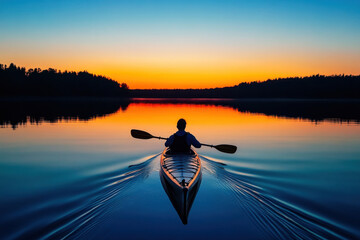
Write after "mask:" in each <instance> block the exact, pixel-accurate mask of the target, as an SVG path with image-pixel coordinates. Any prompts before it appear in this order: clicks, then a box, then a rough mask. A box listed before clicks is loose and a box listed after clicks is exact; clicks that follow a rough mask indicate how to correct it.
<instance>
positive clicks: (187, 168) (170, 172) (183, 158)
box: [160, 148, 201, 224]
mask: <svg viewBox="0 0 360 240" xmlns="http://www.w3.org/2000/svg"><path fill="white" fill-rule="evenodd" d="M160 169H161V170H160V179H161V183H162V185H163V187H164V190H165V192H166V193H167V195H168V197H169V199H170V201H171V203H172V205H173V206H174V208H175V210H176V211H177V213H178V214H179V217H180V219H181V221H182V222H183V224H187V219H188V215H189V212H190V209H191V206H192V203H193V202H194V199H195V196H196V194H197V191H198V189H199V187H200V183H201V161H200V158H199V156H198V154H197V153H196V152H195V151H194V150H192V149H191V153H190V154H171V153H170V150H169V148H166V149H165V150H164V151H163V153H162V154H161V159H160Z"/></svg>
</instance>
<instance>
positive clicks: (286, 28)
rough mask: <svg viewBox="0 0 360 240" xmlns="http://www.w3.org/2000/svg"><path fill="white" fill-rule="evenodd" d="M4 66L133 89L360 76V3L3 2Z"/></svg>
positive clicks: (0, 49) (0, 51)
mask: <svg viewBox="0 0 360 240" xmlns="http://www.w3.org/2000/svg"><path fill="white" fill-rule="evenodd" d="M0 22H1V31H0V63H2V64H10V63H11V62H13V63H15V64H16V65H18V66H22V67H26V68H27V69H28V68H34V67H40V68H42V69H47V68H55V69H58V70H70V71H81V70H87V71H89V72H91V73H94V74H99V75H104V76H107V77H110V78H112V79H114V80H116V81H118V82H126V83H127V84H128V85H129V86H130V88H132V89H135V88H140V89H145V88H211V87H224V86H233V85H236V84H239V83H241V82H249V81H264V80H267V79H272V78H278V77H291V76H308V75H313V74H324V75H332V74H353V75H358V74H360V27H359V26H360V1H359V0H311V1H310V0H304V1H297V0H286V1H269V0H254V1H232V0H228V1H212V0H208V1H197V0H192V1H188V0H182V1H176V0H174V1H156V0H152V1H150V0H131V1H130V0H129V1H119V0H117V1H115V0H103V1H98V0H86V1H80V0H62V1H53V0H42V1H38V0H32V1H30V0H0Z"/></svg>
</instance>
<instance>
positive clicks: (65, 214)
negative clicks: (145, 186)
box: [0, 154, 159, 239]
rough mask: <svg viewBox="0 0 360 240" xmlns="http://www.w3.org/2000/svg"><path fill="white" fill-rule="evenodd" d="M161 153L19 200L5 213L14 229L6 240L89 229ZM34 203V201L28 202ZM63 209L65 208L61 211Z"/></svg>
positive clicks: (5, 219)
mask: <svg viewBox="0 0 360 240" xmlns="http://www.w3.org/2000/svg"><path fill="white" fill-rule="evenodd" d="M158 156H159V154H156V155H152V156H148V157H145V158H141V159H135V160H133V161H131V163H132V165H130V166H126V167H124V165H123V164H120V165H119V164H113V165H112V166H107V167H105V168H100V169H97V170H96V171H94V172H92V174H89V173H87V174H86V177H85V178H82V179H81V180H79V181H76V182H73V183H71V186H69V185H65V186H63V187H62V188H58V189H56V190H53V191H50V192H46V193H43V194H38V195H36V196H32V198H31V199H24V200H21V201H26V202H27V204H21V202H17V203H15V204H17V205H18V206H19V207H17V208H16V209H17V210H16V211H15V212H10V213H9V212H7V213H4V214H3V216H2V219H3V221H1V222H0V224H1V225H2V226H3V227H6V228H7V229H9V230H10V229H11V231H8V232H11V233H13V234H12V235H9V236H4V238H6V239H17V238H21V239H48V238H52V239H53V238H56V239H59V238H60V239H61V238H66V237H69V236H76V234H78V233H79V230H80V229H81V232H82V233H84V232H87V231H89V230H90V229H91V228H93V227H94V226H95V225H96V223H97V221H100V217H101V215H103V214H104V213H106V211H108V210H107V209H109V206H110V205H111V204H112V199H113V198H114V197H115V196H119V195H121V194H123V192H124V190H126V189H128V188H130V187H131V186H132V185H133V184H134V183H136V182H137V181H139V180H142V179H145V178H146V177H147V176H148V175H149V173H150V172H151V171H152V164H151V162H152V160H154V159H156V158H157V157H158ZM28 202H32V203H33V204H28ZM59 209H61V211H59Z"/></svg>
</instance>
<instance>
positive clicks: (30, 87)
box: [0, 63, 129, 97]
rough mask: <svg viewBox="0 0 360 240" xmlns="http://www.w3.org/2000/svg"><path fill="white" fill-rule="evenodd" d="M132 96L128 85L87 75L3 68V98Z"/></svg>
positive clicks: (0, 90) (0, 73)
mask: <svg viewBox="0 0 360 240" xmlns="http://www.w3.org/2000/svg"><path fill="white" fill-rule="evenodd" d="M128 93H129V88H128V86H127V84H126V83H121V84H119V83H118V82H116V81H114V80H112V79H109V78H107V77H104V76H99V75H94V74H91V73H88V72H86V71H82V72H68V71H64V72H61V71H60V70H59V71H58V70H56V69H52V68H49V69H47V70H41V69H40V68H34V69H32V68H31V69H29V70H26V69H25V68H23V67H22V68H20V67H17V66H16V65H15V64H13V63H11V64H10V65H9V66H8V67H7V66H6V65H3V64H0V96H42V97H63V96H66V97H74V96H76V97H77V96H82V97H83V96H84V97H127V96H128Z"/></svg>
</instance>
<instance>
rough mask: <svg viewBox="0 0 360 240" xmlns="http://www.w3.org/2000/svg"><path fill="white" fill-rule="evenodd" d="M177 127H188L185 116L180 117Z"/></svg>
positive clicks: (181, 128)
mask: <svg viewBox="0 0 360 240" xmlns="http://www.w3.org/2000/svg"><path fill="white" fill-rule="evenodd" d="M176 126H177V128H178V129H179V130H185V128H186V121H185V119H183V118H180V119H179V121H178V122H177V125H176Z"/></svg>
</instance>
